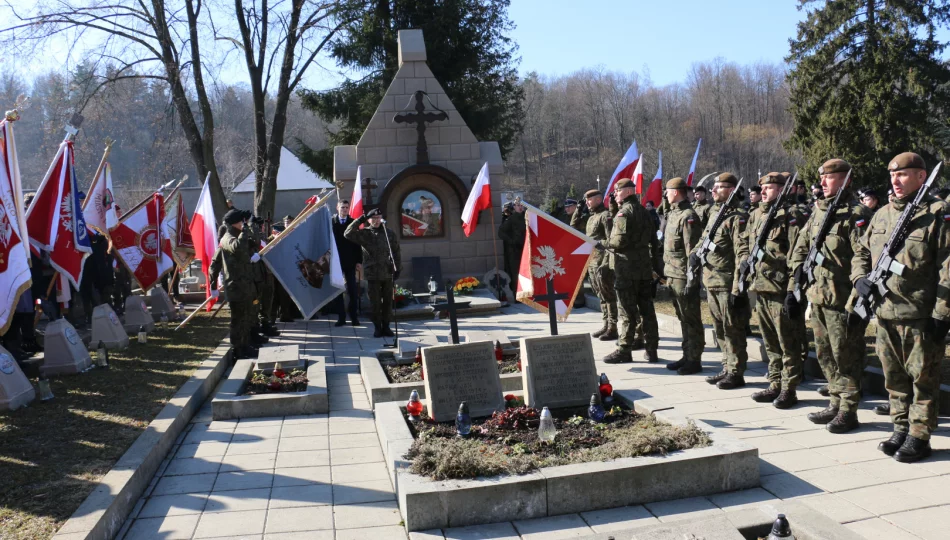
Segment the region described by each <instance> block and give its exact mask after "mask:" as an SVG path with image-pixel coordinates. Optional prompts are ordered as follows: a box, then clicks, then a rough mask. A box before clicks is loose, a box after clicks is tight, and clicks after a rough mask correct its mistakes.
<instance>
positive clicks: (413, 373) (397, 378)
mask: <svg viewBox="0 0 950 540" xmlns="http://www.w3.org/2000/svg"><path fill="white" fill-rule="evenodd" d="M520 356H521V353H515V354H514V355H506V356H505V357H504V359H503V360H502V361H501V362H499V363H498V373H501V374H502V375H504V374H506V373H521V370H519V369H518V358H519V357H520ZM383 369H384V370H385V371H386V376H387V377H388V378H389V382H391V383H393V384H395V383H405V382H422V364H420V363H419V362H415V363H413V364H402V365H397V364H383Z"/></svg>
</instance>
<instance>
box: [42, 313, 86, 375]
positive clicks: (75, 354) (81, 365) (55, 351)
mask: <svg viewBox="0 0 950 540" xmlns="http://www.w3.org/2000/svg"><path fill="white" fill-rule="evenodd" d="M43 356H44V360H43V368H42V369H43V375H45V376H47V377H49V376H51V375H63V374H73V373H79V372H80V371H85V370H86V369H88V368H89V367H91V366H92V358H91V357H90V356H89V350H88V349H86V345H85V343H83V342H82V338H80V337H79V334H78V333H76V329H75V328H73V325H71V324H69V321H67V320H66V319H56V320H55V321H53V322H51V323H49V325H48V326H47V327H46V337H45V338H44V339H43Z"/></svg>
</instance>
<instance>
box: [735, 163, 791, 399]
mask: <svg viewBox="0 0 950 540" xmlns="http://www.w3.org/2000/svg"><path fill="white" fill-rule="evenodd" d="M787 180H788V179H787V178H786V177H785V176H783V175H782V174H781V173H777V172H771V173H769V174H767V175H765V176H763V177H762V178H760V179H759V186H761V188H762V202H760V203H759V204H758V205H756V206H755V207H754V208H753V209H752V213H751V214H750V215H749V223H748V226H747V233H748V240H749V251H750V252H751V251H752V249H753V248H754V246H755V242H756V240H757V239H758V238H759V236H760V235H761V234H763V230H764V227H765V218H766V216H767V215H768V213H769V211H770V210H771V208H772V207H773V206H774V205H775V204H777V200H778V198H779V196H780V195H781V193H782V190H783V189H784V188H785V183H786V181H787ZM800 219H801V216H800V215H799V214H798V212H797V211H796V210H795V209H794V207H792V205H785V204H784V203H783V207H782V208H779V209H778V210H777V211H776V213H775V219H774V220H773V221H772V224H771V227H770V228H769V230H768V231H765V234H766V241H765V245H764V246H763V256H762V258H761V259H759V260H757V261H755V262H754V264H755V270H756V274H755V277H754V279H753V280H752V282H751V283H750V284H749V290H750V291H752V292H754V293H755V294H756V302H755V312H756V314H757V315H758V316H759V329H760V330H761V332H762V340H763V341H764V342H765V351H766V353H767V354H768V362H769V371H768V379H769V387H768V388H766V389H765V390H761V391H759V392H756V393H754V394H752V399H753V400H755V401H757V402H759V403H768V402H772V405H773V406H775V408H777V409H788V408H789V407H792V406H794V405H795V404H796V403H798V396H797V395H796V392H795V390H796V388H798V385H799V383H801V381H802V356H801V342H800V341H799V336H798V333H797V332H796V326H795V325H796V324H797V322H798V320H799V319H800V318H801V317H802V314H801V312H800V311H798V312H794V313H788V312H786V311H785V309H784V300H785V296H786V291H787V290H788V287H789V281H790V280H789V278H790V277H791V275H792V274H791V271H790V270H789V266H788V254H789V252H790V251H791V248H792V247H793V246H794V245H795V241H796V240H797V239H798V232H799V230H800V228H801V226H802V222H801V221H800ZM748 264H749V261H748V260H744V261H742V262H741V263H740V265H739V266H740V268H739V271H740V274H742V273H744V272H745V271H747V268H746V265H748Z"/></svg>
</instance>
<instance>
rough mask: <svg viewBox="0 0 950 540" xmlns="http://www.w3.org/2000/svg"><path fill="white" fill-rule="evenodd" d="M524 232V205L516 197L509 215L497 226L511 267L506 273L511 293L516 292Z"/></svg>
mask: <svg viewBox="0 0 950 540" xmlns="http://www.w3.org/2000/svg"><path fill="white" fill-rule="evenodd" d="M525 232H526V228H525V221H524V205H523V204H521V200H520V199H518V200H516V201H515V204H514V207H513V209H512V212H511V215H510V216H508V219H506V220H505V221H504V222H503V223H502V224H501V226H499V227H498V238H500V239H501V240H502V242H504V245H505V257H506V258H507V259H508V264H509V265H510V268H511V270H510V271H509V272H508V275H509V277H511V292H512V293H515V292H517V291H516V289H517V284H518V270H519V268H520V266H521V252H522V251H524V239H525Z"/></svg>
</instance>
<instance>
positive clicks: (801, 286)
mask: <svg viewBox="0 0 950 540" xmlns="http://www.w3.org/2000/svg"><path fill="white" fill-rule="evenodd" d="M851 172H852V169H848V175H847V176H845V177H844V183H843V184H841V189H839V190H838V194H837V195H835V200H834V201H832V202H831V204H829V205H828V213H827V214H825V219H824V220H822V222H821V227H819V228H818V234H817V235H816V236H815V237H814V238H813V239H812V241H811V249H809V250H808V256H807V257H805V262H803V263H802V265H801V266H799V267H798V270H796V271H795V289H794V290H793V291H792V294H794V295H795V300H797V301H798V302H801V301H802V299H803V298H804V296H805V291H806V290H807V289H808V287H809V286H811V285H812V284H814V283H815V268H817V267H819V266H821V265H822V264H823V263H824V262H825V256H824V255H822V254H821V248H822V247H823V246H824V245H825V238H826V237H827V236H828V231H830V230H831V225H832V224H833V223H834V218H835V212H836V211H837V210H838V207H839V206H841V203H842V200H841V199H842V197H844V192H845V191H847V189H848V188H849V187H850V186H851Z"/></svg>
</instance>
